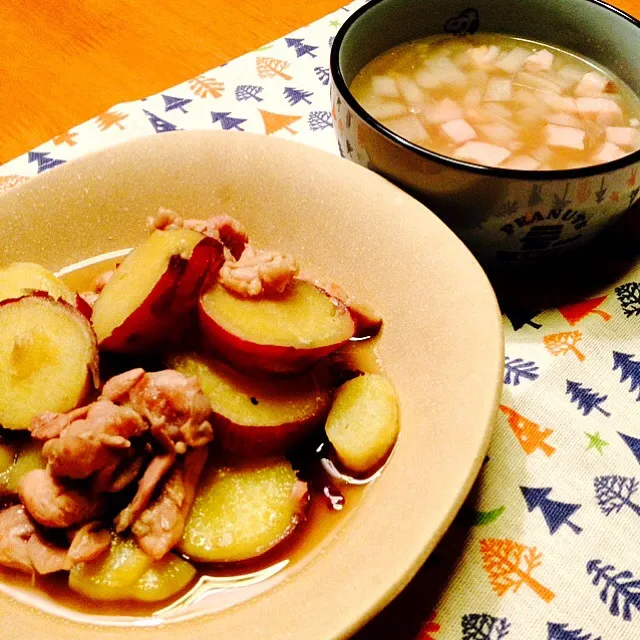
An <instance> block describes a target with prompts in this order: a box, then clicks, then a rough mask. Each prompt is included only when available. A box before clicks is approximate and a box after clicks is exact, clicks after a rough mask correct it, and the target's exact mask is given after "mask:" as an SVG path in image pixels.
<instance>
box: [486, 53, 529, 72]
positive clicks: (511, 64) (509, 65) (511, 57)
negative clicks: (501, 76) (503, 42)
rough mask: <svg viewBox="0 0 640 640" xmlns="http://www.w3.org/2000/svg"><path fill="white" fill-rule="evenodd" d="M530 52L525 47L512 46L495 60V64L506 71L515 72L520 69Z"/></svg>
mask: <svg viewBox="0 0 640 640" xmlns="http://www.w3.org/2000/svg"><path fill="white" fill-rule="evenodd" d="M530 54H531V51H528V50H527V49H523V48H522V47H514V48H513V49H511V51H509V53H507V54H506V55H504V56H503V57H502V58H500V59H499V60H498V61H497V62H496V65H495V66H496V67H498V69H502V70H503V71H506V72H507V73H516V71H520V69H522V67H523V66H524V63H525V61H526V60H527V58H528V57H529V55H530Z"/></svg>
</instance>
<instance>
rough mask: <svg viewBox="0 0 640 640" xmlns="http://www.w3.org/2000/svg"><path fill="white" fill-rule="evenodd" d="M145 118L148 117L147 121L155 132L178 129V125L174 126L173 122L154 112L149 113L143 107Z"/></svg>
mask: <svg viewBox="0 0 640 640" xmlns="http://www.w3.org/2000/svg"><path fill="white" fill-rule="evenodd" d="M143 111H144V113H145V115H146V116H147V118H149V122H150V123H151V124H152V125H153V128H154V129H155V131H156V133H166V132H167V131H177V130H180V127H176V125H175V124H171V123H170V122H167V121H166V120H163V119H162V118H159V117H158V116H157V115H155V113H151V112H150V111H147V110H146V109H143Z"/></svg>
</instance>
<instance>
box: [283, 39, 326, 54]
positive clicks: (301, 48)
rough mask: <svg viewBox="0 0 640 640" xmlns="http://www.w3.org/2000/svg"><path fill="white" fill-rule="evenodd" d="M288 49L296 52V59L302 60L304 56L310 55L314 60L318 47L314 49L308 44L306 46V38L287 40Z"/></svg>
mask: <svg viewBox="0 0 640 640" xmlns="http://www.w3.org/2000/svg"><path fill="white" fill-rule="evenodd" d="M284 41H285V42H286V43H287V47H289V48H291V47H293V48H294V49H295V52H296V57H297V58H301V57H302V56H304V55H309V56H311V57H312V58H316V57H317V56H316V54H315V53H313V52H314V51H315V50H316V49H317V48H318V47H313V46H311V45H308V44H304V38H285V39H284Z"/></svg>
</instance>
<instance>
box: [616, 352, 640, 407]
mask: <svg viewBox="0 0 640 640" xmlns="http://www.w3.org/2000/svg"><path fill="white" fill-rule="evenodd" d="M633 357H635V356H634V355H633V354H630V353H620V352H619V351H614V352H613V370H614V371H615V370H616V369H620V376H621V377H620V382H624V381H625V380H629V381H630V382H631V386H630V388H629V392H630V393H633V392H634V391H635V390H636V389H639V391H638V397H637V398H636V401H637V402H640V362H639V361H636V360H632V359H631V358H633Z"/></svg>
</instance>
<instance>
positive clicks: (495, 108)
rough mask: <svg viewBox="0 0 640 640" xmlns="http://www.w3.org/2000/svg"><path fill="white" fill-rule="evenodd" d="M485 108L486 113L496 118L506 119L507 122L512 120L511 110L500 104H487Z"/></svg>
mask: <svg viewBox="0 0 640 640" xmlns="http://www.w3.org/2000/svg"><path fill="white" fill-rule="evenodd" d="M483 106H484V109H485V111H487V112H488V113H490V114H491V115H492V116H495V117H496V118H504V119H505V120H508V119H510V118H511V110H510V109H509V108H508V107H505V106H504V105H503V104H500V103H499V102H487V103H485V104H484V105H483Z"/></svg>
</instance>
